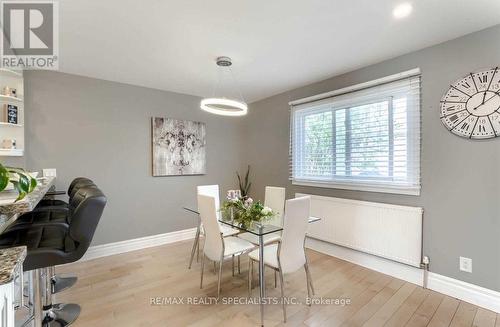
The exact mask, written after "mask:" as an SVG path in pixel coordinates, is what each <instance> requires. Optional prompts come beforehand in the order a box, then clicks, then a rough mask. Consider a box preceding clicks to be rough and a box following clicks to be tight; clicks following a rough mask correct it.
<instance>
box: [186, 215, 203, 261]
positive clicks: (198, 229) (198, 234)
mask: <svg viewBox="0 0 500 327" xmlns="http://www.w3.org/2000/svg"><path fill="white" fill-rule="evenodd" d="M200 229H201V228H200V225H198V228H196V234H195V236H194V243H193V248H192V249H191V258H190V259H189V267H188V269H191V265H192V264H193V258H194V252H195V251H196V249H197V248H198V249H199V243H200ZM197 261H198V260H197Z"/></svg>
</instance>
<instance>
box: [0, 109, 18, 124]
mask: <svg viewBox="0 0 500 327" xmlns="http://www.w3.org/2000/svg"><path fill="white" fill-rule="evenodd" d="M4 110H5V122H7V123H9V124H16V125H17V124H18V122H19V119H18V117H19V114H18V113H19V110H18V108H17V106H15V105H13V104H6V105H5V107H4Z"/></svg>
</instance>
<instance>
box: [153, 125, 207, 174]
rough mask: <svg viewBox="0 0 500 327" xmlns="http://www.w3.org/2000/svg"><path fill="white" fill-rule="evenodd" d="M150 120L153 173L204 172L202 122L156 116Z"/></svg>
mask: <svg viewBox="0 0 500 327" xmlns="http://www.w3.org/2000/svg"><path fill="white" fill-rule="evenodd" d="M151 121H152V133H153V140H152V141H153V176H176V175H201V174H205V171H206V158H205V157H206V150H205V148H206V140H205V134H206V129H205V124H204V123H200V122H194V121H189V120H178V119H172V118H158V117H153V118H152V120H151Z"/></svg>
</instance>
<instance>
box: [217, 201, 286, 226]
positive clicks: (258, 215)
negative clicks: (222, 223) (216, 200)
mask: <svg viewBox="0 0 500 327" xmlns="http://www.w3.org/2000/svg"><path fill="white" fill-rule="evenodd" d="M220 211H221V214H222V218H223V219H224V220H228V221H229V220H231V221H235V222H237V223H238V224H240V225H241V226H242V227H251V225H252V224H253V223H256V222H258V223H261V222H263V221H266V220H269V219H270V218H271V217H273V216H274V215H275V214H276V213H274V212H273V210H272V209H271V208H269V207H266V206H264V205H263V204H262V203H261V202H260V201H256V202H254V201H253V199H252V198H246V199H242V198H236V199H231V200H227V201H224V203H223V204H222V206H221V209H220Z"/></svg>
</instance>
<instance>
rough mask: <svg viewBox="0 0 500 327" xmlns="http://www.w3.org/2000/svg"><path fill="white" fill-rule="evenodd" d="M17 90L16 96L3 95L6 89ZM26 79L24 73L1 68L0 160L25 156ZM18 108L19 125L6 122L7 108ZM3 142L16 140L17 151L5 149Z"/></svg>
mask: <svg viewBox="0 0 500 327" xmlns="http://www.w3.org/2000/svg"><path fill="white" fill-rule="evenodd" d="M6 86H8V87H10V88H14V89H16V91H17V93H16V96H15V97H13V96H8V95H3V89H4V87H6ZM23 98H24V78H23V74H22V72H18V71H13V70H8V69H4V68H0V158H1V157H21V156H23V155H24V144H25V143H24V101H23ZM8 104H11V105H14V106H16V107H17V124H12V123H8V122H6V121H5V119H4V118H5V116H6V113H5V110H6V109H5V107H6V105H8ZM3 140H16V149H4V148H3Z"/></svg>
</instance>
